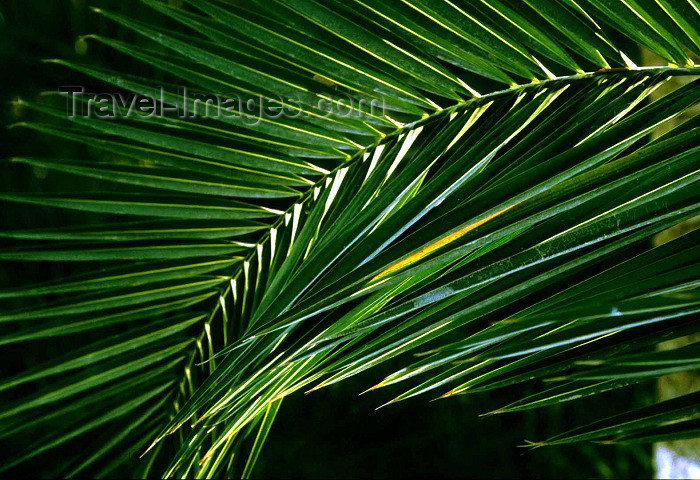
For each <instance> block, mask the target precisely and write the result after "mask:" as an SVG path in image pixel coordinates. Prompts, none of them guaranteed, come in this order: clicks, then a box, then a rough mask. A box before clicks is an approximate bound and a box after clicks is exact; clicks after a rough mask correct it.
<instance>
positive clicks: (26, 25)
mask: <svg viewBox="0 0 700 480" xmlns="http://www.w3.org/2000/svg"><path fill="white" fill-rule="evenodd" d="M88 4H93V5H99V6H103V7H107V8H111V9H112V10H116V11H121V12H122V13H127V14H129V15H133V16H135V17H139V18H148V17H151V18H157V17H155V15H154V14H153V13H152V12H150V11H149V10H148V9H147V8H146V7H144V6H142V5H140V4H139V3H138V2H135V1H123V0H122V1H118V0H114V1H109V0H103V1H99V0H95V1H92V2H89V1H83V0H72V1H71V0H48V1H47V0H4V1H3V2H2V3H0V32H1V33H0V65H2V66H3V74H2V76H0V87H1V88H0V105H1V108H0V118H1V119H2V125H3V128H2V129H0V188H2V190H3V191H19V190H23V191H26V190H39V189H42V188H44V187H43V185H45V183H46V182H48V183H50V184H51V185H52V187H53V188H56V189H58V190H64V191H65V190H71V189H74V188H76V185H75V183H73V181H72V180H71V179H69V178H67V177H63V176H60V175H55V174H48V173H47V172H45V171H40V170H36V169H34V170H31V171H27V170H26V167H18V166H16V165H12V164H11V163H10V162H9V161H8V159H9V158H10V157H12V156H16V155H23V154H32V155H37V156H39V155H42V154H45V155H51V156H54V157H67V158H69V157H82V156H85V155H89V154H90V153H91V152H89V151H86V150H85V149H84V147H80V146H77V145H73V144H69V143H67V142H57V141H56V140H54V139H53V138H51V137H48V136H47V137H44V136H41V135H38V134H36V133H32V132H29V131H27V130H25V129H21V128H12V129H8V128H6V127H8V126H10V125H12V124H14V123H16V122H20V121H22V119H23V118H24V115H25V114H26V112H23V111H22V109H20V108H17V106H16V105H13V104H12V100H13V99H15V98H17V97H21V98H27V99H35V100H36V99H37V98H39V96H40V92H42V91H46V90H54V91H55V90H56V89H57V88H58V86H60V85H67V84H82V85H89V82H90V81H89V80H88V79H85V78H81V77H78V76H76V75H75V74H72V73H70V72H68V71H66V70H65V69H61V68H60V67H58V66H53V65H47V64H42V63H41V62H40V60H41V59H44V58H56V57H60V58H66V59H72V60H77V59H79V60H80V61H84V62H88V63H93V64H98V65H107V66H110V67H112V68H116V69H120V70H125V71H131V72H135V73H138V74H139V75H143V76H146V77H150V78H154V79H157V75H158V74H156V73H154V72H150V71H144V68H143V66H142V65H136V64H135V63H133V62H132V61H129V60H128V59H124V58H118V57H115V56H113V55H112V54H111V53H110V54H108V53H106V52H102V51H100V50H99V49H97V48H95V45H94V43H92V44H90V45H88V48H87V51H86V52H85V51H84V47H85V45H83V44H76V40H77V38H78V36H79V35H83V34H89V33H101V34H104V35H111V36H113V37H117V38H120V39H123V40H131V41H137V42H138V41H140V40H139V39H138V38H134V36H133V35H132V34H130V33H129V32H125V31H123V30H120V29H118V28H116V27H115V26H114V25H113V24H110V23H109V22H107V21H106V20H105V19H103V18H101V17H99V16H97V15H94V14H91V13H90V12H89V10H88V8H87V6H88ZM76 47H77V48H76ZM0 208H2V211H1V213H0V228H28V227H31V226H36V225H37V224H50V223H61V222H62V221H63V219H64V217H63V216H64V215H70V213H62V212H59V213H57V212H56V211H55V210H54V211H52V212H50V213H47V214H46V217H45V218H36V217H33V218H26V217H25V216H23V215H22V212H21V211H18V210H14V209H11V208H9V207H8V206H7V204H4V205H2V206H0ZM38 215H39V214H38ZM66 268H76V267H74V266H70V267H65V266H61V265H57V266H46V265H44V264H42V265H37V266H36V268H33V267H31V266H30V267H26V266H23V268H22V269H21V271H20V270H18V269H16V268H12V267H11V266H7V267H5V268H4V269H3V268H2V267H1V266H0V285H2V286H6V285H12V284H24V283H26V282H31V281H39V280H41V281H46V280H50V279H52V278H56V277H57V276H60V275H63V274H65V273H70V272H66V271H65V269H66ZM0 307H1V306H0ZM54 348H60V345H59V346H58V347H54ZM58 353H62V352H58V351H57V352H56V354H58ZM2 357H3V362H0V363H2V367H0V368H2V373H3V375H7V374H9V373H12V372H13V371H16V370H17V369H20V368H22V367H21V366H22V365H27V364H28V363H31V361H32V360H31V358H25V355H24V353H23V352H22V351H21V350H12V351H10V352H2ZM399 366H400V365H399V364H394V365H387V366H386V368H385V369H383V370H382V371H379V370H370V371H369V372H368V373H365V374H363V375H361V376H358V377H356V378H354V379H352V380H349V381H347V382H345V383H342V384H340V385H334V386H331V387H328V388H326V389H322V390H320V391H318V392H314V393H313V394H310V395H303V394H297V395H292V396H291V397H290V398H288V399H286V400H285V401H284V403H283V405H282V409H281V410H280V413H279V415H278V418H277V421H276V423H275V425H274V426H273V428H272V431H271V433H270V437H269V438H268V442H267V444H266V446H265V448H264V450H263V453H262V455H261V457H260V459H259V462H258V466H257V470H256V475H259V476H262V477H334V478H346V477H350V478H352V477H389V476H391V477H394V476H398V477H425V476H430V477H434V476H438V477H440V476H450V477H479V478H532V477H546V478H553V477H554V478H600V477H637V478H639V477H646V478H649V477H651V476H652V470H651V469H652V467H651V461H650V459H651V451H650V448H649V447H642V446H633V447H611V446H596V445H583V446H575V447H566V448H563V447H557V448H554V447H548V448H541V449H537V450H529V449H524V448H519V447H518V446H519V445H522V444H523V443H524V440H525V439H528V440H541V439H543V438H546V437H548V436H550V435H553V434H555V433H561V432H562V431H565V430H567V429H569V428H571V427H573V426H577V425H581V424H583V423H586V422H588V421H591V420H593V419H594V418H600V417H601V416H604V415H608V414H610V415H611V414H613V413H616V412H618V411H620V410H621V409H623V408H631V407H633V406H634V405H637V404H641V403H644V402H645V401H648V400H650V399H651V397H652V395H653V387H652V385H650V384H645V385H644V386H641V387H639V388H638V389H637V390H636V391H630V390H627V391H624V392H620V393H615V394H613V395H607V396H600V397H592V398H588V399H585V400H583V401H579V402H572V403H570V404H565V405H561V406H557V407H554V408H549V409H545V410H541V411H535V412H530V413H526V414H509V415H497V416H488V417H479V416H478V415H479V414H482V413H485V412H488V411H490V410H493V409H495V408H498V407H501V406H503V405H505V404H508V403H510V402H511V401H513V400H515V399H516V398H519V397H522V395H524V394H528V393H533V392H534V389H535V388H537V387H536V386H530V387H528V388H530V391H527V390H526V388H524V387H518V388H513V389H511V390H504V391H498V392H496V393H493V394H476V395H470V396H458V397H453V398H450V399H444V400H439V401H436V402H429V401H428V400H430V398H427V397H419V398H417V399H411V400H408V401H406V402H403V403H400V404H397V405H391V406H388V407H386V408H382V409H380V410H378V411H375V408H376V407H377V406H379V405H381V404H383V403H384V402H386V401H387V400H389V399H391V398H392V397H393V395H392V393H393V394H397V393H399V391H398V390H394V391H392V390H391V388H387V390H388V391H386V392H385V391H380V392H377V393H374V392H371V393H368V394H366V395H362V396H358V394H359V393H360V392H361V391H363V390H365V389H366V388H367V387H368V386H369V385H373V384H374V383H376V382H377V381H378V380H380V379H381V378H382V374H383V373H385V372H390V371H394V370H396V369H397V368H398V367H399ZM49 455H51V453H49ZM56 455H58V453H56ZM0 458H1V457H0ZM54 460H55V459H54ZM0 461H1V460H0ZM41 461H42V460H41V458H38V459H36V462H37V463H41ZM34 467H37V468H39V467H40V465H34Z"/></svg>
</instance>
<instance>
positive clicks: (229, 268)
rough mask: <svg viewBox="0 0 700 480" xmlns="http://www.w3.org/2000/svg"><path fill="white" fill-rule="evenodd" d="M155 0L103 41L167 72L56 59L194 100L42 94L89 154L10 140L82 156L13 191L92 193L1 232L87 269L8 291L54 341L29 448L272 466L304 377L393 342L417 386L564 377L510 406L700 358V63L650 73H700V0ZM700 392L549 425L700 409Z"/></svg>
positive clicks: (590, 433)
mask: <svg viewBox="0 0 700 480" xmlns="http://www.w3.org/2000/svg"><path fill="white" fill-rule="evenodd" d="M141 3H142V4H145V5H147V6H148V7H149V8H151V9H152V10H153V11H154V12H157V15H156V16H155V19H154V17H153V15H151V16H149V17H144V18H143V19H141V18H139V16H138V15H136V16H134V15H124V14H122V13H116V12H113V11H110V10H107V9H101V8H100V9H98V8H95V9H94V12H95V15H101V16H103V17H104V18H106V19H109V20H110V21H112V22H115V23H116V24H118V25H119V26H121V27H122V28H125V29H128V30H130V31H133V32H135V33H136V34H137V36H138V38H139V40H137V41H128V42H127V41H123V40H117V39H114V38H110V37H107V36H102V35H90V36H87V37H83V38H81V39H80V40H79V42H81V45H84V44H85V42H87V43H90V44H95V45H99V46H100V47H99V48H101V49H103V50H102V51H105V52H116V53H118V54H120V55H123V56H125V57H129V58H131V59H133V60H134V62H135V64H136V63H137V62H138V63H139V64H142V65H143V68H142V69H140V70H139V69H134V71H133V72H126V71H113V70H109V69H105V68H103V67H100V66H96V65H95V64H94V62H93V63H91V62H87V61H86V62H82V63H79V62H72V61H67V60H60V59H59V60H50V61H49V62H50V63H53V64H58V65H60V66H63V67H67V68H68V69H72V70H74V71H77V72H79V73H80V74H81V75H84V76H85V78H93V79H95V80H96V81H99V82H104V83H105V84H110V85H112V89H115V88H116V89H118V90H115V91H119V92H134V93H136V94H140V95H143V96H145V95H151V94H152V93H153V88H154V86H162V87H163V88H162V90H160V92H161V93H160V95H162V97H160V98H159V100H162V104H163V105H166V106H170V107H175V106H177V107H178V108H179V109H180V110H179V111H180V113H184V115H182V116H180V117H179V116H175V115H162V116H161V115H147V114H143V112H141V114H139V113H134V112H133V111H130V113H131V114H129V115H127V110H128V101H125V102H124V103H121V104H120V103H117V102H115V103H111V102H109V101H104V102H102V101H100V98H99V97H98V98H97V99H95V98H93V99H90V98H88V97H87V96H78V95H76V96H72V97H71V96H68V98H69V103H70V102H71V101H75V102H76V103H75V105H77V106H78V107H81V108H82V109H83V110H81V111H82V112H85V109H88V108H92V109H94V110H90V112H91V113H93V114H92V115H87V114H81V113H77V114H75V115H72V116H67V115H66V112H65V104H66V95H58V94H57V92H54V94H53V95H46V96H45V100H46V101H42V102H33V101H27V100H17V102H16V105H20V106H22V107H26V108H27V109H28V110H30V111H31V112H33V114H32V116H31V118H30V119H29V120H27V121H24V122H22V123H21V124H18V126H21V127H26V128H29V129H32V130H35V131H38V132H40V133H41V134H42V135H47V136H54V137H57V138H58V139H61V140H62V141H66V142H77V143H79V144H82V145H85V146H87V147H89V148H90V152H91V153H92V154H93V157H92V159H91V160H78V159H75V158H69V159H63V158H44V157H42V158H37V157H21V158H13V159H12V161H14V162H16V163H17V164H26V165H29V166H32V167H35V168H40V169H44V170H49V171H55V172H61V173H63V174H67V175H70V176H75V177H76V178H80V179H82V180H80V182H77V183H76V188H75V189H74V190H72V191H69V192H56V191H51V185H47V186H45V187H43V188H42V190H41V191H39V192H27V191H14V192H4V193H2V194H0V200H2V201H3V203H4V204H5V206H9V205H11V204H19V205H22V206H23V208H26V210H24V212H27V213H26V215H28V216H31V215H32V213H31V212H44V211H45V210H46V209H49V210H50V211H51V212H59V211H62V210H68V211H73V214H70V212H68V213H67V214H65V215H64V216H60V217H57V220H56V221H55V222H54V223H55V225H51V224H49V225H48V226H47V225H45V224H39V223H36V224H35V225H33V227H34V228H31V229H12V230H8V231H4V232H0V236H2V238H3V239H4V240H5V244H6V245H7V246H6V248H3V249H2V250H0V259H2V260H3V261H6V262H7V264H8V265H12V266H13V267H17V266H21V265H28V264H29V262H42V263H41V264H42V265H52V267H51V268H53V269H54V270H52V271H60V272H66V274H65V275H64V276H61V277H60V278H58V279H53V280H51V281H49V282H45V283H40V284H31V285H29V284H20V285H16V286H12V287H8V288H7V289H5V290H2V291H0V297H2V298H3V299H5V300H6V303H7V305H9V307H8V308H7V309H6V310H5V311H4V312H3V313H2V315H0V321H1V322H2V331H1V332H2V333H0V342H1V343H2V344H3V345H5V346H20V347H21V348H22V349H23V350H24V351H25V352H27V355H29V357H30V358H33V359H34V363H33V364H30V365H26V366H25V367H23V368H22V371H21V372H20V373H18V374H17V375H13V376H9V377H7V376H6V377H5V378H4V379H3V380H2V381H1V382H0V390H2V392H3V394H4V402H3V408H2V411H1V412H0V418H1V420H2V422H0V425H1V426H0V435H2V437H3V438H5V439H19V441H17V442H14V443H15V449H14V451H12V452H10V453H11V456H10V457H9V458H7V459H6V461H5V462H3V465H2V467H1V468H2V469H3V470H4V471H8V470H9V471H12V469H14V468H18V466H22V465H24V464H28V463H29V464H31V462H32V461H34V460H35V459H36V458H39V457H40V456H45V455H47V454H48V453H51V452H55V451H57V450H58V451H60V452H61V458H62V460H61V461H60V462H57V463H56V464H55V465H54V466H53V467H52V468H57V469H60V470H53V471H52V474H59V475H66V476H68V475H98V476H104V475H109V474H110V473H111V472H114V471H115V469H118V468H119V469H122V470H121V471H127V472H130V474H131V475H134V476H148V475H151V476H153V475H155V476H157V477H160V476H167V477H207V478H208V477H218V476H232V475H235V476H244V477H247V476H250V475H251V473H252V471H253V470H252V469H253V466H254V464H255V461H256V459H257V458H258V456H259V455H260V453H261V450H262V447H263V443H264V442H265V439H266V436H267V433H268V432H269V430H270V428H271V427H272V425H273V422H274V419H275V415H276V413H277V411H278V409H279V408H280V406H281V404H282V403H283V399H284V398H285V397H286V396H287V395H290V394H294V395H297V394H299V393H301V392H303V391H310V390H316V389H319V388H322V387H325V386H327V385H331V384H334V383H336V382H340V381H342V380H345V379H347V378H350V377H353V376H355V375H357V374H359V373H361V372H364V371H366V370H368V369H370V368H372V367H380V366H381V365H385V364H386V362H387V361H388V360H393V359H397V358H398V359H400V360H401V361H403V362H404V363H403V364H404V365H405V367H404V368H401V369H400V370H398V371H395V372H393V373H392V372H386V373H387V375H386V376H383V377H380V378H377V381H378V382H377V383H376V384H375V385H373V386H372V385H367V387H368V388H370V389H371V390H376V389H380V388H382V387H386V386H389V385H400V386H402V390H401V392H402V393H400V394H399V395H397V396H395V398H393V399H390V403H394V402H399V401H402V400H405V399H407V398H410V397H414V396H418V395H423V396H425V397H426V398H427V399H432V398H435V397H449V396H453V395H461V394H467V393H471V392H480V391H486V390H493V389H497V388H503V387H507V386H511V385H516V384H520V383H524V382H531V383H533V384H534V385H538V390H537V393H535V394H533V395H531V396H529V397H526V398H522V399H521V400H519V401H517V402H515V403H511V404H509V405H505V406H503V408H500V409H498V410H497V411H495V412H491V413H502V412H513V411H522V410H529V409H534V408H539V407H545V406H548V405H553V404H559V403H562V402H568V401H574V400H575V401H578V402H579V403H580V404H581V405H582V407H583V408H585V405H586V398H589V397H591V396H593V395H600V394H604V392H609V391H611V390H614V389H622V388H628V387H630V386H631V385H634V384H638V383H640V382H643V381H649V380H654V379H656V378H658V377H661V376H663V375H667V374H670V373H678V372H688V371H692V370H694V369H697V368H698V367H700V356H699V355H698V353H699V352H700V350H698V345H697V344H693V343H691V344H689V345H686V346H679V347H676V348H671V349H665V350H659V349H657V345H658V344H659V343H660V342H664V341H667V340H674V339H679V338H684V337H686V336H688V335H692V334H697V333H699V332H700V323H698V321H697V318H698V317H697V314H698V312H700V297H699V293H698V292H699V290H698V280H699V279H700V268H699V262H700V247H699V246H698V239H699V238H700V236H699V234H698V232H697V231H695V232H694V231H693V229H694V226H695V224H694V223H693V220H692V219H693V218H694V217H695V216H697V215H698V213H700V204H699V203H698V201H699V200H700V189H698V185H697V181H698V179H699V178H700V170H699V168H700V150H699V149H700V135H699V131H698V121H699V118H700V117H692V116H691V115H689V114H688V112H689V111H690V109H691V108H693V106H695V105H696V104H697V103H698V101H699V100H700V89H698V88H697V85H696V83H693V82H690V83H688V84H687V85H685V86H683V87H680V88H677V89H675V90H674V91H672V92H670V93H668V94H667V95H665V96H663V97H662V98H659V99H657V100H655V101H654V102H648V101H647V99H648V98H649V97H650V95H651V94H652V93H653V92H655V91H657V89H659V88H660V87H661V86H663V85H666V84H668V82H669V79H670V78H671V77H676V76H692V75H698V74H699V73H700V68H699V67H696V66H695V65H694V62H693V60H692V59H691V56H692V55H700V35H699V33H698V32H699V31H700V4H699V3H698V2H697V0H655V1H640V0H636V1H635V0H626V1H624V2H623V1H619V2H618V1H615V0H613V1H609V0H524V1H508V0H480V1H466V0H444V1H443V0H403V1H383V0H351V1H350V0H345V1H342V0H313V1H312V0H264V1H263V0H227V1H225V0H188V1H187V2H184V5H178V4H177V2H162V1H158V0H141ZM180 3H182V2H180ZM133 4H134V5H136V4H138V2H133ZM630 45H632V49H633V50H634V49H636V48H637V47H636V45H641V46H643V47H645V48H646V49H648V50H650V51H651V52H653V53H655V54H656V55H658V56H659V57H660V58H662V59H663V62H661V63H660V64H658V65H654V66H638V65H636V64H635V63H634V62H633V60H632V58H635V57H636V54H635V52H634V51H631V50H630ZM623 48H625V49H626V52H624V51H623ZM148 65H150V67H152V68H153V69H154V70H155V71H158V72H160V73H158V74H157V75H159V77H156V76H155V75H156V74H154V76H153V77H149V76H144V73H143V72H148V71H150V70H149V68H150V67H147V66H148ZM182 87H186V88H187V89H188V91H190V92H194V91H200V92H201V91H205V92H209V93H211V94H217V95H222V96H226V98H229V99H231V98H237V99H243V101H242V102H240V103H237V102H232V103H231V105H233V107H231V108H230V109H226V108H225V107H224V106H221V105H216V104H214V105H209V106H208V107H209V108H207V105H204V103H203V102H202V101H200V100H197V99H196V98H192V97H190V98H187V96H186V95H187V92H186V91H185V90H184V89H183V88H182ZM104 98H105V97H103V98H102V99H104ZM121 98H122V99H127V98H135V97H128V96H123V97H121ZM290 100H293V101H290ZM373 101H374V103H373V104H372V102H373ZM250 102H252V103H250ZM361 103H362V105H365V106H369V105H372V106H373V107H376V108H367V109H366V110H362V109H361V108H359V106H360V104H361ZM349 104H352V105H351V107H352V108H348V105H349ZM159 105H160V102H156V106H159ZM282 107H283V110H281V108H282ZM379 107H381V108H379ZM115 116H116V117H118V118H116V119H115V118H107V117H115ZM678 118H684V119H685V121H683V122H679V121H675V122H674V123H673V125H674V126H673V128H670V129H667V130H664V132H663V133H662V134H658V132H659V127H660V126H662V125H666V124H668V122H670V121H674V120H677V119H678ZM654 132H657V134H656V135H654V136H653V138H652V137H651V134H652V133H654ZM3 208H5V207H3ZM57 209H61V210H57ZM62 215H63V214H62ZM683 222H686V223H683ZM679 224H682V225H684V226H685V227H686V228H685V229H683V231H682V232H680V233H671V234H669V233H668V232H669V229H672V228H673V227H674V226H677V225H679ZM679 228H681V227H675V230H671V232H675V231H677V230H678V229H679ZM664 232H666V233H664ZM664 235H665V237H664ZM660 239H662V240H660ZM59 267H60V268H59ZM47 275H48V274H47ZM49 278H51V277H49ZM47 344H51V345H55V348H57V349H61V350H62V351H64V352H65V353H64V354H63V355H62V356H56V355H53V354H47V353H46V351H45V348H46V347H45V345H47ZM53 351H55V350H53ZM409 353H415V354H420V355H419V356H417V357H413V358H412V357H411V356H410V355H407V354H409ZM382 378H383V379H382ZM543 381H546V382H551V383H543ZM699 399H700V393H687V394H684V395H681V396H678V397H676V398H672V399H669V400H664V401H660V402H657V403H654V404H651V405H648V406H645V407H643V408H640V409H637V410H632V411H624V410H623V411H620V412H619V414H618V415H616V416H613V417H608V418H600V419H599V421H597V422H596V423H593V424H589V425H582V426H580V428H578V429H576V430H572V431H564V432H561V434H560V435H558V436H556V437H553V438H548V439H530V440H534V441H533V442H531V443H530V444H531V445H533V446H544V445H559V444H566V443H573V442H587V441H602V442H609V443H625V442H629V443H644V442H647V443H649V442H657V441H662V440H674V439H685V438H693V437H696V436H698V432H699V430H698V429H699V428H700V423H699V422H700V402H698V400H699ZM282 408H284V407H282ZM95 432H97V433H99V435H95ZM80 438H91V439H92V438H97V439H98V440H97V441H94V442H91V443H90V444H89V445H83V446H81V448H75V447H68V446H67V445H75V444H76V443H75V442H74V441H75V440H76V439H80ZM71 442H73V443H71ZM263 454H264V453H263ZM124 469H126V470H124Z"/></svg>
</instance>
